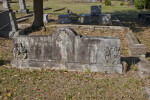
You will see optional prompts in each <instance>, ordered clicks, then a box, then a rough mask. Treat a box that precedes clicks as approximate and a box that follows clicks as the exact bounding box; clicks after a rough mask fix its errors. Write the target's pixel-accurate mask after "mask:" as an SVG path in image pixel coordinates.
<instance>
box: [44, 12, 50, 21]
mask: <svg viewBox="0 0 150 100" xmlns="http://www.w3.org/2000/svg"><path fill="white" fill-rule="evenodd" d="M43 22H44V23H48V22H50V19H48V14H43Z"/></svg>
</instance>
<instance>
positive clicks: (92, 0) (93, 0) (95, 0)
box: [88, 0, 97, 2]
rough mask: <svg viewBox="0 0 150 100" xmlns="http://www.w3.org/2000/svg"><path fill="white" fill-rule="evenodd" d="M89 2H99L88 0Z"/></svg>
mask: <svg viewBox="0 0 150 100" xmlns="http://www.w3.org/2000/svg"><path fill="white" fill-rule="evenodd" d="M88 2H97V0H88Z"/></svg>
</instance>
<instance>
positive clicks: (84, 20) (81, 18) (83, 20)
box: [79, 14, 90, 24]
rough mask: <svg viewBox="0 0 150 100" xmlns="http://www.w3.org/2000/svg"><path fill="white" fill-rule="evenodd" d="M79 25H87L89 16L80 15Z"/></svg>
mask: <svg viewBox="0 0 150 100" xmlns="http://www.w3.org/2000/svg"><path fill="white" fill-rule="evenodd" d="M79 17H80V23H81V24H84V23H85V24H88V23H90V14H80V15H79Z"/></svg>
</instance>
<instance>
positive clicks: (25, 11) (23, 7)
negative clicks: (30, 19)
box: [18, 0, 29, 13]
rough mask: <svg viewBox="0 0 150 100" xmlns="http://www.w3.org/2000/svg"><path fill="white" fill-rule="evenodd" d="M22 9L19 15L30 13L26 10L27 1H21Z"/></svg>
mask: <svg viewBox="0 0 150 100" xmlns="http://www.w3.org/2000/svg"><path fill="white" fill-rule="evenodd" d="M19 6H20V9H19V10H18V12H19V13H28V12H29V9H26V2H25V0H19Z"/></svg>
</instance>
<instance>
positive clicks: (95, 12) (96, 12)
mask: <svg viewBox="0 0 150 100" xmlns="http://www.w3.org/2000/svg"><path fill="white" fill-rule="evenodd" d="M100 14H101V6H91V15H98V16H99V15H100Z"/></svg>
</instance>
